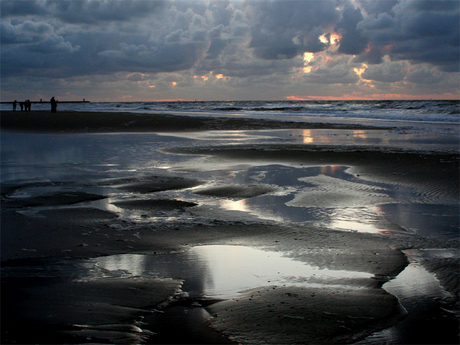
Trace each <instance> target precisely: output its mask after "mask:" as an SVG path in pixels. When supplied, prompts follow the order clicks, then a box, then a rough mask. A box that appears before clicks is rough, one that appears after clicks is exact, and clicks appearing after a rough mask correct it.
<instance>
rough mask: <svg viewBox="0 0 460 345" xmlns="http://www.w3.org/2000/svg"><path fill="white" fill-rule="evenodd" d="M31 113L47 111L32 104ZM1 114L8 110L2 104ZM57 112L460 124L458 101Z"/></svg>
mask: <svg viewBox="0 0 460 345" xmlns="http://www.w3.org/2000/svg"><path fill="white" fill-rule="evenodd" d="M32 107H33V110H49V104H48V103H43V104H40V103H34V104H33V105H32ZM1 110H11V105H10V104H5V103H2V105H1ZM58 110H60V111H67V110H68V111H88V112H91V111H103V112H114V111H116V112H135V113H145V114H155V113H161V114H180V115H195V116H196V115H200V116H231V117H233V116H237V117H252V118H267V119H278V120H283V119H284V120H289V121H296V120H297V121H304V120H305V119H308V120H314V121H328V120H332V119H336V120H342V121H347V122H349V121H357V122H361V121H370V120H374V121H399V122H401V121H404V122H416V123H417V122H422V123H444V124H450V123H452V124H458V123H460V101H458V100H429V101H209V102H201V101H195V102H188V101H183V102H181V101H178V102H85V103H83V102H81V103H65V102H63V103H58Z"/></svg>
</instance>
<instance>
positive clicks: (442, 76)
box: [0, 0, 460, 102]
mask: <svg viewBox="0 0 460 345" xmlns="http://www.w3.org/2000/svg"><path fill="white" fill-rule="evenodd" d="M0 1H1V2H0V5H1V8H0V9H1V14H0V16H1V53H0V54H1V64H0V69H1V100H2V101H12V100H14V99H17V100H24V99H31V100H39V99H44V100H49V99H50V98H51V97H52V96H54V97H56V98H57V99H58V100H61V101H63V100H82V99H83V98H84V99H86V100H90V101H114V102H117V101H160V100H202V101H209V100H334V99H340V100H354V99H370V100H373V99H376V100H380V99H459V98H460V91H459V80H460V79H459V56H460V51H459V34H460V28H459V22H460V18H459V14H460V9H459V5H460V1H458V0H447V1H443V0H434V1H433V0H430V1H424V0H296V1H290V0H271V1H269V0H218V1H214V0H178V1H174V0H154V1H152V0H140V1H138V0H110V1H109V0H30V1H29V0H13V1H9V0H0Z"/></svg>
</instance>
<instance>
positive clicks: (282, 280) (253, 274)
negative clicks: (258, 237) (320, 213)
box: [81, 245, 372, 298]
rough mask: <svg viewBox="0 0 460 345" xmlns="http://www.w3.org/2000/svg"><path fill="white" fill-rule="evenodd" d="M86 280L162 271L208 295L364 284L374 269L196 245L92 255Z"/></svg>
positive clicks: (192, 290)
mask: <svg viewBox="0 0 460 345" xmlns="http://www.w3.org/2000/svg"><path fill="white" fill-rule="evenodd" d="M86 266H87V267H88V268H89V271H88V273H87V274H86V275H84V274H83V276H82V277H81V279H88V278H100V277H101V276H104V277H107V276H119V277H129V276H141V277H142V276H159V277H161V278H175V279H183V280H184V285H183V290H184V291H186V292H188V293H191V294H198V295H205V296H208V297H220V298H222V297H223V298H232V297H235V296H237V295H238V292H240V291H242V290H245V289H250V288H254V287H261V286H273V285H287V286H315V287H318V286H332V285H347V288H352V287H353V286H354V287H359V286H362V285H363V284H365V282H366V281H367V280H369V279H370V278H371V277H372V274H370V273H366V272H358V271H346V270H334V269H328V268H327V267H323V268H319V267H317V266H313V265H309V264H308V263H305V262H302V261H298V260H294V259H292V258H289V257H288V256H286V253H283V252H273V251H264V250H260V249H257V248H252V247H246V246H232V245H207V246H198V247H193V248H191V249H189V250H188V251H186V252H185V253H177V254H168V255H140V254H122V255H114V256H107V257H101V258H97V259H92V260H90V262H89V264H86Z"/></svg>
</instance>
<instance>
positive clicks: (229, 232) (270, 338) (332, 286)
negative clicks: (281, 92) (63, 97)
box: [1, 112, 458, 344]
mask: <svg viewBox="0 0 460 345" xmlns="http://www.w3.org/2000/svg"><path fill="white" fill-rule="evenodd" d="M5 113H7V112H5ZM32 114H33V116H35V113H32ZM7 115H11V114H2V130H4V129H5V128H8V129H14V130H24V131H30V130H35V129H36V128H39V131H45V132H53V131H58V132H60V131H64V132H68V131H76V132H78V131H86V130H93V131H95V130H96V128H102V129H103V130H104V131H111V132H117V131H125V129H127V131H133V130H136V129H139V128H140V127H139V128H137V127H135V126H134V127H133V126H131V125H128V124H130V123H134V122H132V121H137V122H136V123H139V126H144V125H145V123H144V122H143V121H144V120H143V118H142V117H141V116H140V115H129V114H123V115H119V119H120V120H118V119H117V120H116V121H115V122H112V123H110V122H108V117H107V116H108V115H107V114H104V115H103V116H101V117H98V116H99V114H92V117H91V119H92V120H91V121H90V123H83V122H80V123H79V124H78V126H77V125H76V124H75V123H74V120H76V119H77V118H78V121H80V120H81V117H85V118H86V119H87V117H86V116H87V115H88V114H85V115H83V114H78V113H73V114H71V115H72V116H77V117H76V118H70V114H67V115H66V114H63V115H62V118H60V121H61V122H59V123H58V121H54V120H53V121H52V124H51V125H49V127H47V126H46V125H43V124H42V125H40V126H38V125H37V124H36V122H34V121H38V120H30V122H28V123H29V124H31V126H25V127H24V126H21V125H20V123H19V122H17V121H13V120H11V121H10V119H9V117H8V116H7ZM59 115H61V114H59ZM24 116H32V115H24ZM33 116H32V117H33ZM47 116H50V115H49V114H47ZM123 116H125V117H123ZM130 116H131V117H130ZM94 118H96V119H97V120H94ZM5 119H6V120H5ZM111 119H112V118H111ZM167 120H168V121H173V122H168V121H167ZM175 120H176V118H175V117H171V118H168V117H164V118H162V119H161V121H164V122H162V126H163V127H162V128H163V129H164V130H169V129H171V130H172V129H173V128H174V130H178V128H177V126H176V123H175ZM88 121H89V120H88ZM98 121H101V123H99V122H98ZM155 121H157V122H152V123H154V124H155V126H159V125H158V123H159V122H158V121H159V120H155ZM193 121H195V122H194V124H190V123H185V124H184V127H183V128H184V129H186V128H190V126H192V125H193V126H196V128H199V129H210V128H211V129H216V128H217V129H219V128H226V129H242V128H256V129H257V128H267V127H268V128H278V127H277V126H278V125H279V124H275V123H270V124H269V125H267V123H265V122H264V123H263V124H261V123H249V122H244V121H242V122H238V121H237V122H235V123H232V122H231V121H220V122H219V121H218V120H216V119H213V120H212V121H211V120H209V121H211V122H212V126H211V125H210V124H209V123H208V122H206V121H205V122H206V124H204V122H203V123H201V122H196V121H197V120H193ZM200 121H201V120H200ZM43 123H45V124H46V122H45V121H44V122H43ZM102 124H103V125H102ZM125 124H127V125H126V126H125ZM289 125H292V124H289V123H283V124H282V125H281V126H287V127H289ZM34 126H38V127H34ZM99 126H100V127H99ZM296 126H297V124H296ZM142 128H144V130H149V128H151V127H148V126H147V127H142ZM157 129H158V128H157ZM168 151H169V152H174V153H175V154H192V155H209V156H212V157H219V158H225V159H232V160H235V161H238V162H241V164H244V162H245V161H248V162H249V161H250V162H252V163H253V164H257V163H256V162H257V161H261V162H262V161H263V162H267V161H276V162H280V161H281V162H282V161H285V162H296V164H298V163H299V162H301V163H302V164H304V165H306V166H307V165H311V166H314V165H344V166H351V167H352V170H353V173H354V174H355V175H354V176H356V177H359V178H360V179H367V180H368V181H372V183H374V184H373V185H372V186H373V187H372V188H371V187H369V189H366V190H365V191H364V194H365V195H368V199H366V201H365V202H367V203H376V204H378V203H379V202H380V201H381V198H382V193H381V192H380V191H379V190H378V188H377V187H375V186H379V185H378V184H379V183H387V184H393V185H397V186H401V187H403V186H410V188H412V190H415V192H414V193H415V195H417V197H418V198H419V199H420V200H425V201H426V202H427V203H429V202H428V201H430V200H432V202H433V200H436V203H439V204H441V203H444V204H446V205H452V203H454V204H455V200H458V157H457V156H456V155H452V154H423V155H422V154H419V153H411V152H375V151H372V150H366V149H365V148H363V149H361V150H352V151H351V150H350V151H349V152H347V150H343V149H341V150H339V151H337V150H333V149H327V148H324V147H309V148H308V149H305V147H300V146H294V145H265V146H257V145H254V146H250V147H248V146H238V145H236V146H235V145H231V146H228V147H226V146H219V148H218V149H216V147H213V146H202V147H200V148H197V147H192V148H183V147H182V148H175V149H168ZM324 181H326V182H327V185H330V181H329V180H328V179H324V180H320V179H318V178H304V181H303V182H304V183H306V184H308V185H309V186H311V187H312V188H316V191H317V193H316V194H315V193H313V194H311V195H310V197H309V195H308V194H306V195H300V198H298V199H294V200H292V205H291V207H298V206H299V205H300V204H303V205H308V204H309V202H312V201H311V200H312V199H311V198H317V200H316V201H315V203H323V204H324V207H328V205H329V204H330V203H335V205H341V203H348V204H350V203H353V202H355V203H356V204H357V205H358V206H359V205H360V203H359V202H357V201H353V202H352V201H351V200H350V199H349V198H347V197H346V195H345V193H346V192H344V191H345V190H346V189H345V188H348V189H347V190H351V191H352V189H350V188H351V187H350V186H352V187H353V186H354V185H353V184H352V182H353V183H356V182H357V180H356V181H351V182H347V183H348V184H346V183H345V182H343V183H342V184H337V185H334V188H331V189H330V190H323V189H322V188H323V187H322V186H323V185H326V183H325V182H324ZM207 182H208V181H207V180H206V179H204V178H203V179H193V178H189V177H187V178H185V177H181V176H176V175H174V174H171V175H166V174H165V175H151V176H147V177H146V176H143V177H142V178H139V177H137V176H136V175H135V174H133V175H131V176H126V177H124V178H121V179H118V178H115V179H106V180H99V181H97V182H94V183H93V182H92V181H91V180H88V181H85V182H84V183H81V184H78V183H68V182H62V181H51V182H46V183H42V184H41V188H50V187H52V186H61V187H62V186H64V185H65V188H66V191H56V192H47V193H44V194H41V195H33V196H24V195H22V196H21V197H18V196H17V195H18V192H19V193H20V192H21V190H26V189H28V188H32V187H34V184H33V182H23V183H20V182H18V183H16V184H14V183H8V184H4V185H2V197H3V198H2V215H1V222H2V226H1V235H2V241H1V259H2V343H131V344H137V343H152V344H154V343H232V342H234V343H245V344H255V343H268V344H280V343H283V344H295V343H299V344H304V343H311V344H330V343H352V342H356V341H359V340H360V339H363V338H364V337H366V336H369V335H371V334H372V333H374V332H377V333H376V334H379V333H378V332H379V331H383V330H385V329H388V328H389V327H391V326H392V325H395V324H398V323H399V322H401V320H403V321H402V322H404V320H407V319H409V320H410V315H409V317H408V316H407V311H406V310H405V309H404V308H403V307H402V306H401V304H400V303H399V301H398V299H397V298H396V297H395V296H393V295H392V294H391V293H389V292H387V291H386V290H385V289H382V288H381V287H382V285H383V284H385V283H386V282H388V281H391V279H394V278H395V277H397V276H398V275H399V274H400V273H401V272H403V271H404V270H406V269H407V268H408V267H409V266H408V256H407V254H405V253H404V252H403V250H405V249H408V248H412V249H413V250H417V249H419V248H427V247H429V248H436V247H437V248H443V249H444V248H446V243H440V242H442V241H439V240H436V239H426V238H421V237H419V236H416V235H413V234H411V233H410V232H407V235H404V236H400V237H394V236H385V235H377V234H366V233H359V232H349V231H336V230H332V229H325V228H321V227H317V226H314V225H312V224H300V223H299V224H297V223H291V222H273V221H263V220H261V219H258V220H257V219H254V218H244V217H243V218H235V219H231V218H228V217H227V216H226V217H223V216H222V214H221V213H219V212H217V210H214V209H212V208H209V209H207V208H204V207H200V205H199V203H197V202H196V200H195V199H193V200H192V199H190V200H188V199H186V198H183V199H178V198H168V197H165V195H164V194H161V193H163V192H170V191H181V190H190V193H192V195H193V194H195V195H198V196H202V197H210V198H215V199H216V200H220V199H228V200H231V201H234V202H238V201H240V200H244V199H247V198H249V199H251V198H256V197H265V196H267V195H270V194H271V193H277V192H279V191H278V188H276V186H275V185H274V184H264V183H254V184H240V183H235V184H231V185H229V184H217V185H208V184H207ZM36 185H37V184H36ZM344 186H345V187H344ZM95 187H97V188H102V187H104V188H114V189H117V190H120V191H122V192H126V193H129V197H128V198H126V199H124V200H116V201H111V199H110V196H109V195H104V194H103V193H100V194H98V193H97V192H95V191H92V189H91V188H95ZM417 193H418V194H417ZM326 194H327V196H328V198H327V199H326V198H325V197H324V195H326ZM357 195H363V194H362V193H361V194H357ZM302 198H303V199H302ZM329 198H330V199H329ZM430 198H431V199H430ZM104 200H105V201H107V203H108V204H109V206H110V207H112V206H113V207H114V208H110V207H108V208H106V209H101V208H98V207H97V206H96V205H97V203H98V202H101V201H104ZM313 200H314V199H313ZM328 203H329V204H328ZM120 210H123V212H124V211H127V212H139V214H140V219H141V221H138V222H136V221H131V222H130V221H129V220H126V219H125V218H123V217H120V213H119V212H122V211H120ZM149 217H154V218H155V217H157V218H158V217H159V218H161V221H157V222H148V219H150V218H149ZM181 217H187V218H186V219H185V218H181ZM142 219H146V220H147V221H142ZM401 231H402V232H404V229H401ZM456 243H457V244H458V242H455V241H453V242H452V244H451V245H450V247H451V248H454V249H455V248H456V246H457V244H456ZM217 246H235V247H230V248H229V247H217ZM447 247H449V246H447ZM193 248H203V250H204V249H206V248H210V249H212V248H215V249H217V251H218V252H219V251H220V252H221V253H220V254H223V253H224V249H225V248H227V249H228V250H229V252H228V253H230V254H226V255H230V256H229V257H228V258H226V257H224V258H223V259H219V260H223V262H225V263H230V264H231V263H232V261H233V260H235V262H236V261H238V259H241V260H242V259H243V258H245V257H244V256H242V254H239V255H237V254H234V255H235V256H231V255H232V254H231V253H233V252H235V253H237V251H235V248H259V249H260V253H262V254H263V253H265V254H266V255H271V256H272V257H273V256H276V255H275V254H273V253H275V252H276V253H280V254H282V255H283V256H284V257H287V258H289V259H291V260H293V261H294V262H300V263H302V267H304V266H305V267H307V266H308V267H313V271H311V272H310V273H309V272H305V273H302V275H300V273H299V276H295V274H294V275H292V274H291V273H289V274H288V273H286V274H284V273H283V267H282V266H281V267H280V269H279V271H280V272H277V271H276V263H273V266H274V267H273V268H274V270H275V272H276V273H275V275H276V274H277V273H279V274H280V275H281V276H283V277H282V279H281V278H280V279H278V280H273V281H272V278H270V277H268V278H267V279H266V281H264V283H263V284H262V283H260V281H259V282H258V283H257V284H259V285H257V286H252V287H249V288H244V289H243V288H242V289H243V290H245V291H243V292H237V293H236V295H235V296H227V295H225V296H224V295H219V293H218V292H211V291H217V290H218V289H215V290H212V289H213V288H212V287H210V285H209V284H211V285H213V284H214V287H215V286H216V285H217V284H218V281H217V278H215V279H216V280H215V281H214V282H213V283H210V282H211V281H212V274H211V272H214V271H213V270H214V268H212V267H211V266H213V263H215V262H216V261H217V259H216V257H214V259H209V260H208V261H206V260H205V259H202V258H198V259H197V257H196V254H193V253H194V249H193ZM270 253H272V254H270ZM194 255H195V256H194ZM174 258H175V259H174ZM266 260H267V261H266V262H271V261H269V259H268V258H267V259H266ZM423 260H425V261H426V263H425V267H427V269H428V270H430V271H433V272H434V273H435V274H436V277H437V278H438V279H439V281H440V282H441V284H442V285H443V286H444V290H445V291H447V293H446V295H445V297H442V298H441V297H440V298H439V300H437V301H435V303H438V304H439V303H441V302H442V303H444V304H443V306H444V307H446V308H447V309H449V308H456V307H455V306H458V304H455V303H456V302H458V258H455V257H446V258H439V256H438V257H436V258H433V259H430V258H429V257H428V256H425V257H424V259H423ZM423 260H421V261H423ZM251 264H252V263H251V260H250V259H246V260H245V261H244V262H243V264H242V266H241V267H243V268H244V267H247V268H248V269H249V268H250V266H251ZM254 264H255V262H254ZM232 269H233V268H232V266H231V265H230V266H225V268H224V269H223V271H224V272H225V271H226V272H228V276H231V274H230V273H231V271H232ZM240 269H241V268H240ZM217 270H218V269H217ZM255 270H256V272H259V273H261V272H262V269H259V268H255ZM347 271H348V272H350V273H349V274H350V276H349V277H343V276H342V277H339V276H337V277H335V276H327V277H323V276H322V274H324V272H337V273H334V274H343V273H340V272H347ZM354 272H355V273H354ZM353 274H356V277H355V276H353ZM235 277H236V278H234V279H233V280H231V282H232V283H231V284H235V286H236V287H238V286H244V284H243V282H238V281H236V282H235V280H238V274H236V276H235ZM259 278H260V279H263V277H259ZM261 281H262V280H261ZM225 284H227V285H230V283H225ZM441 290H442V289H441ZM449 292H450V294H449ZM454 310H455V309H454ZM446 313H447V312H446ZM438 316H439V318H443V319H442V320H443V322H439V321H438V320H437V319H435V320H432V323H433V324H434V325H437V326H439V327H440V328H439V329H440V330H441V332H442V334H438V340H439V342H440V343H449V342H452V343H455V342H457V340H458V328H457V329H455V328H456V326H455V325H456V324H457V325H458V319H456V318H455V317H446V315H445V314H444V315H438ZM400 324H403V323H400ZM390 329H392V328H390ZM446 330H447V331H446ZM411 331H413V330H411ZM377 343H378V342H377ZM427 343H429V342H427Z"/></svg>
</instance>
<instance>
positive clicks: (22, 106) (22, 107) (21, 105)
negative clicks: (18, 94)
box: [19, 102, 24, 111]
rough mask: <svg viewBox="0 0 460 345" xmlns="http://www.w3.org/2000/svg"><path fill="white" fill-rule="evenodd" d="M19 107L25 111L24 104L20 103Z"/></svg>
mask: <svg viewBox="0 0 460 345" xmlns="http://www.w3.org/2000/svg"><path fill="white" fill-rule="evenodd" d="M19 106H20V107H21V111H24V102H19Z"/></svg>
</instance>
